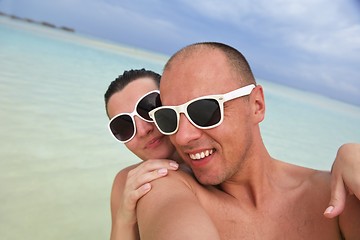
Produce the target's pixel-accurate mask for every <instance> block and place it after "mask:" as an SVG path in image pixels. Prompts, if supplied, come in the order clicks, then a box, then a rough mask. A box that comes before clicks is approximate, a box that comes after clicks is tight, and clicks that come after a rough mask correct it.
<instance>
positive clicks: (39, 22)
mask: <svg viewBox="0 0 360 240" xmlns="http://www.w3.org/2000/svg"><path fill="white" fill-rule="evenodd" d="M0 16H4V17H8V18H10V19H13V20H18V21H24V22H28V23H33V24H38V25H42V26H45V27H49V28H55V29H60V30H63V31H66V32H72V33H74V32H75V29H74V28H70V27H67V26H56V25H54V24H52V23H49V22H46V21H36V20H33V19H31V18H22V17H19V16H16V15H12V14H7V13H4V12H1V11H0Z"/></svg>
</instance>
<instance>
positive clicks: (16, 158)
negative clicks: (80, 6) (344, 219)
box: [0, 17, 360, 239]
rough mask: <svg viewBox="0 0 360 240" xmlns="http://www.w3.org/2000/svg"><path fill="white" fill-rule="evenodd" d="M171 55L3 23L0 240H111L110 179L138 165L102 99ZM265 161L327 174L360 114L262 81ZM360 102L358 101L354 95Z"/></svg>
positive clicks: (354, 135)
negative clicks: (131, 74) (114, 130)
mask: <svg viewBox="0 0 360 240" xmlns="http://www.w3.org/2000/svg"><path fill="white" fill-rule="evenodd" d="M167 57H168V56H163V55H160V54H155V53H150V52H145V51H142V50H137V49H133V48H129V47H126V46H121V45H115V44H112V43H109V42H105V41H101V40H96V39H93V38H90V37H86V36H81V35H79V34H72V33H68V32H65V31H61V30H56V29H51V28H46V27H42V26H38V25H35V24H29V23H24V22H20V21H16V20H9V19H8V18H4V17H0V92H1V94H0V116H1V118H0V123H1V126H0V137H1V139H0V141H1V142H0V234H1V239H107V238H108V237H109V231H110V210H109V201H110V200H109V196H110V190H111V185H112V180H113V178H114V176H115V174H116V173H117V172H118V171H119V170H120V169H122V168H123V167H125V166H127V165H129V164H132V163H135V162H137V161H138V160H137V159H136V158H135V157H134V156H133V155H132V154H131V153H130V152H129V151H128V150H127V149H126V148H125V147H124V146H123V145H121V144H119V143H117V142H115V141H114V140H113V138H112V137H111V136H110V135H109V133H108V130H107V127H106V124H107V121H108V120H107V118H106V115H105V110H104V103H103V94H104V92H105V90H106V89H107V86H108V84H109V83H110V81H112V80H113V79H115V77H117V76H118V75H119V74H121V73H122V72H123V71H124V70H126V69H130V68H142V67H145V68H148V69H152V70H155V71H157V72H161V70H162V67H163V64H164V63H165V61H166V60H167ZM258 82H259V83H260V84H262V85H263V86H264V89H265V97H266V101H267V116H266V118H265V121H264V122H263V123H262V125H261V127H262V133H263V138H264V141H265V144H266V145H267V147H268V149H269V152H270V154H272V155H273V156H274V157H275V158H278V159H280V160H284V161H288V162H293V163H296V164H300V165H303V166H307V167H312V168H319V169H330V166H331V163H332V161H333V159H334V157H335V154H336V150H337V148H338V147H339V146H340V145H341V144H342V143H345V142H360V126H359V123H360V108H359V107H357V106H352V105H349V104H345V103H341V102H337V101H334V100H331V99H327V98H324V97H321V96H318V95H315V94H311V93H306V92H301V91H298V90H295V89H291V88H287V87H285V86H281V85H276V84H273V83H270V82H266V81H265V80H262V79H258ZM359 97H360V96H359Z"/></svg>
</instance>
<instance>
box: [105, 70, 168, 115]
mask: <svg viewBox="0 0 360 240" xmlns="http://www.w3.org/2000/svg"><path fill="white" fill-rule="evenodd" d="M144 77H149V78H151V79H152V80H153V81H154V82H155V84H156V86H157V87H159V86H160V78H161V75H160V74H158V73H156V72H153V71H151V70H146V69H144V68H142V69H131V70H129V71H124V73H123V74H122V75H119V76H118V77H117V78H116V79H115V80H114V81H112V82H111V83H110V85H109V87H108V89H107V90H106V92H105V94H104V100H105V109H106V113H107V105H108V102H109V99H110V97H111V96H112V95H114V94H115V93H117V92H119V91H121V90H123V89H124V88H125V87H126V86H127V85H128V84H129V83H131V82H133V81H135V80H137V79H139V78H144Z"/></svg>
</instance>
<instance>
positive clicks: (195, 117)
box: [187, 99, 221, 127]
mask: <svg viewBox="0 0 360 240" xmlns="http://www.w3.org/2000/svg"><path fill="white" fill-rule="evenodd" d="M187 111H188V114H189V116H190V118H191V120H192V121H193V122H194V123H195V124H197V125H198V126H200V127H209V126H212V125H215V124H217V123H218V122H219V121H220V118H221V116H220V107H219V104H218V102H217V101H216V100H214V99H201V100H198V101H195V102H193V103H191V104H190V105H189V106H188V107H187Z"/></svg>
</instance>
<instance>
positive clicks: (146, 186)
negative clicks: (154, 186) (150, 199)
mask: <svg viewBox="0 0 360 240" xmlns="http://www.w3.org/2000/svg"><path fill="white" fill-rule="evenodd" d="M150 188H151V185H150V183H145V184H144V185H143V189H144V190H145V191H147V190H149V189H150Z"/></svg>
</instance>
